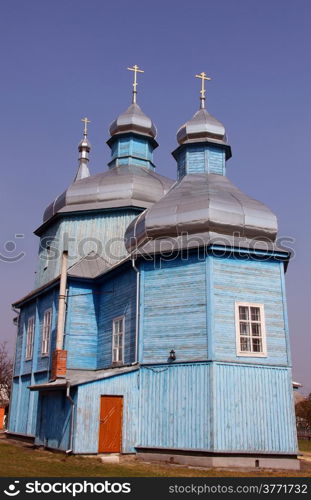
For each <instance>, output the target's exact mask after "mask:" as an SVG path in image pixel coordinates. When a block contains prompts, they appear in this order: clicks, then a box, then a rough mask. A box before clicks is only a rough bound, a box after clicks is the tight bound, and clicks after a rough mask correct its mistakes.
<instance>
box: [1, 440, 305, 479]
mask: <svg viewBox="0 0 311 500" xmlns="http://www.w3.org/2000/svg"><path fill="white" fill-rule="evenodd" d="M0 438H1V439H0V471H1V476H2V477H34V476H35V477H247V476H251V477H254V476H263V477H267V476H270V477H283V476H284V477H310V476H311V442H310V441H309V442H308V441H307V442H302V443H300V449H301V450H303V453H304V454H303V457H302V458H303V459H302V460H301V471H282V470H275V471H272V470H269V469H262V470H246V469H232V470H225V469H205V468H194V467H183V466H177V465H171V464H165V465H163V464H161V465H158V464H149V463H142V462H139V461H137V460H136V459H135V457H133V456H124V457H122V459H121V462H120V464H102V463H101V462H100V460H99V459H98V458H96V457H94V458H90V457H79V456H66V455H65V454H62V453H56V452H51V451H46V450H39V449H37V448H34V447H33V445H31V444H27V443H23V442H21V441H14V440H11V439H7V438H6V437H5V435H4V434H1V435H0Z"/></svg>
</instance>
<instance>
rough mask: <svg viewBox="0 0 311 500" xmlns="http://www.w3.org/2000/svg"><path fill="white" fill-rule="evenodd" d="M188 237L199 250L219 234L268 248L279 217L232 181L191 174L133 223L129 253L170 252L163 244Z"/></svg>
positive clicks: (274, 233)
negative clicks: (138, 249) (255, 240)
mask: <svg viewBox="0 0 311 500" xmlns="http://www.w3.org/2000/svg"><path fill="white" fill-rule="evenodd" d="M182 235H187V236H189V237H190V240H191V244H193V245H194V246H204V245H206V244H209V243H211V241H212V240H213V239H214V242H215V235H216V236H221V237H228V238H224V241H227V242H229V241H230V238H231V237H233V238H236V240H237V239H238V238H243V239H244V240H245V239H246V240H249V241H250V240H252V239H253V238H255V239H259V240H261V241H264V243H265V246H266V245H268V244H269V242H270V243H273V242H274V241H275V239H276V235H277V219H276V216H275V215H274V214H273V212H272V211H271V210H270V209H269V208H268V207H266V206H265V205H264V204H263V203H261V202H259V201H257V200H254V199H252V198H250V197H249V196H247V195H246V194H244V193H243V192H242V191H240V190H239V189H238V188H237V187H236V186H235V185H234V184H233V183H232V182H230V180H229V179H228V178H227V177H225V176H222V175H217V174H206V173H204V174H188V175H186V176H184V177H183V178H182V179H181V180H180V181H179V182H178V183H177V184H175V185H174V186H173V187H172V189H171V190H170V191H169V192H168V193H167V194H166V195H165V196H164V197H163V198H161V200H159V201H158V202H157V203H156V204H155V205H153V206H152V207H151V208H150V209H148V210H146V211H145V212H143V213H142V214H140V215H139V216H138V217H137V218H136V219H134V221H132V222H131V224H130V225H129V227H128V229H127V231H126V234H125V245H126V248H127V250H128V251H129V252H131V251H133V250H136V249H137V248H138V247H139V248H140V251H144V250H146V251H151V252H152V251H157V248H158V247H159V248H160V249H161V250H164V249H165V244H163V243H165V242H164V241H163V240H166V241H168V243H169V244H171V243H172V239H178V238H180V237H182ZM190 240H189V241H190ZM257 243H258V242H257ZM222 244H223V242H222ZM182 246H184V245H182ZM186 246H187V247H189V242H188V243H187V245H186ZM190 246H191V245H190ZM256 248H259V246H258V245H257V246H256ZM168 250H170V247H168Z"/></svg>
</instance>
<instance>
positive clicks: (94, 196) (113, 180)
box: [43, 165, 173, 222]
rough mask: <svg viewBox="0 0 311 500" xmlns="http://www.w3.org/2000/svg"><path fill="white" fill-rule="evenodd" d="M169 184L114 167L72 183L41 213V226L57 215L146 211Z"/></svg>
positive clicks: (151, 173) (136, 168)
mask: <svg viewBox="0 0 311 500" xmlns="http://www.w3.org/2000/svg"><path fill="white" fill-rule="evenodd" d="M172 184H173V181H172V180H170V179H168V178H167V177H164V176H162V175H159V174H157V173H156V172H154V171H153V170H151V169H147V168H142V167H139V166H136V165H124V166H120V167H114V168H111V169H110V170H108V171H107V172H101V173H100V174H97V175H92V176H90V177H86V178H84V179H81V180H77V181H75V182H74V183H73V184H71V186H69V187H68V189H67V190H66V191H65V192H64V193H63V194H61V195H60V196H58V197H57V198H56V199H55V200H54V201H53V202H52V203H51V204H50V205H49V206H48V207H47V209H46V210H45V212H44V216H43V222H47V221H48V220H49V219H51V217H53V216H54V215H56V214H57V213H68V212H76V211H82V210H99V209H108V208H120V207H137V208H142V209H145V208H148V207H150V206H152V205H153V204H154V203H155V202H156V201H158V200H159V199H160V198H162V197H163V196H164V195H165V194H166V193H167V192H168V190H169V189H170V187H171V185H172Z"/></svg>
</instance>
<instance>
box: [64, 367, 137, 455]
mask: <svg viewBox="0 0 311 500" xmlns="http://www.w3.org/2000/svg"><path fill="white" fill-rule="evenodd" d="M102 395H115V396H123V426H122V451H123V453H134V452H135V448H134V447H135V445H136V444H137V441H138V428H139V416H138V407H139V405H138V395H139V372H138V371H134V372H130V373H126V374H123V375H119V376H115V377H111V378H107V379H104V380H98V381H95V382H90V383H87V384H82V385H80V386H79V387H78V399H77V415H76V428H75V440H74V452H75V453H97V452H98V439H99V420H100V397H101V396H102Z"/></svg>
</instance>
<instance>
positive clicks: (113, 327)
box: [112, 316, 125, 364]
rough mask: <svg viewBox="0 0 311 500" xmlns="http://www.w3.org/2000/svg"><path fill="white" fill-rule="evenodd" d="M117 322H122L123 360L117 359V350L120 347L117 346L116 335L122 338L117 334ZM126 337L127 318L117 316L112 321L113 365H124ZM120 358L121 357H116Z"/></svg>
mask: <svg viewBox="0 0 311 500" xmlns="http://www.w3.org/2000/svg"><path fill="white" fill-rule="evenodd" d="M117 321H122V342H121V349H122V356H121V359H115V350H119V349H120V345H119V343H118V345H116V335H118V336H120V334H116V333H115V325H116V323H117ZM124 337H125V316H117V317H116V318H113V320H112V363H113V364H115V363H118V364H119V363H120V364H123V363H124ZM116 357H117V358H119V355H117V356H116Z"/></svg>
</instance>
